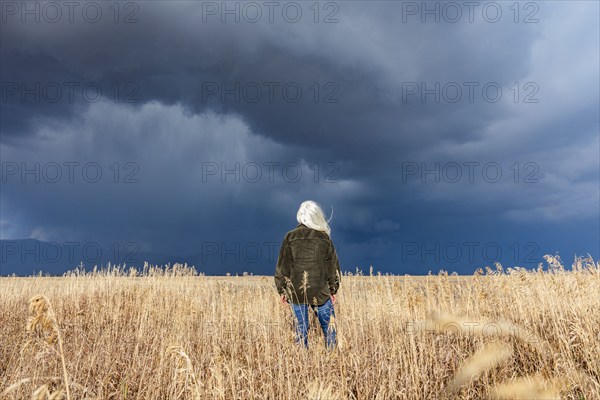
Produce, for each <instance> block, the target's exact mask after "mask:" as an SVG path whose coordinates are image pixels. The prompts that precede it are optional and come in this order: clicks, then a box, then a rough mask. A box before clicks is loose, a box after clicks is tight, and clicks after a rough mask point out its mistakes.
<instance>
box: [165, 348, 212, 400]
mask: <svg viewBox="0 0 600 400" xmlns="http://www.w3.org/2000/svg"><path fill="white" fill-rule="evenodd" d="M165 352H166V353H167V354H168V355H170V356H171V357H172V358H174V359H175V360H176V363H177V368H176V369H175V375H176V377H180V378H183V379H181V380H182V381H183V383H184V387H183V389H182V391H181V393H179V394H178V397H179V396H181V395H182V394H183V392H185V391H186V390H188V389H189V386H188V380H189V381H191V384H192V387H193V391H192V392H193V394H194V398H196V399H200V386H204V385H203V384H202V382H199V381H198V379H197V378H196V373H195V372H194V366H193V365H192V360H191V359H190V357H189V356H188V355H187V353H186V352H185V350H184V349H183V347H181V346H179V345H171V346H169V347H167V349H166V351H165Z"/></svg>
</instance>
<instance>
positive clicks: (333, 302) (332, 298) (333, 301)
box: [331, 294, 335, 304]
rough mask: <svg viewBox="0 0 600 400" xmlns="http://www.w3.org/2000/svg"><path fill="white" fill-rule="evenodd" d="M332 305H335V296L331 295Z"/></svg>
mask: <svg viewBox="0 0 600 400" xmlns="http://www.w3.org/2000/svg"><path fill="white" fill-rule="evenodd" d="M331 304H335V294H332V295H331Z"/></svg>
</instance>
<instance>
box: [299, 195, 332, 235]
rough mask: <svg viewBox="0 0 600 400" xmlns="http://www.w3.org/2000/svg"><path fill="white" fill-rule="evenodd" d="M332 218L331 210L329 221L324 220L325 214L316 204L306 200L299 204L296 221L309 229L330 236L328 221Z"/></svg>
mask: <svg viewBox="0 0 600 400" xmlns="http://www.w3.org/2000/svg"><path fill="white" fill-rule="evenodd" d="M331 218H333V209H332V210H331V216H330V217H329V219H327V220H326V219H325V214H324V213H323V210H322V209H321V206H319V204H318V203H316V202H314V201H312V200H306V201H305V202H303V203H302V204H300V208H299V209H298V214H297V215H296V219H297V220H298V222H299V223H301V224H304V225H306V226H308V227H309V228H311V229H314V230H317V231H321V232H325V233H327V235H329V236H331V228H330V227H329V221H331Z"/></svg>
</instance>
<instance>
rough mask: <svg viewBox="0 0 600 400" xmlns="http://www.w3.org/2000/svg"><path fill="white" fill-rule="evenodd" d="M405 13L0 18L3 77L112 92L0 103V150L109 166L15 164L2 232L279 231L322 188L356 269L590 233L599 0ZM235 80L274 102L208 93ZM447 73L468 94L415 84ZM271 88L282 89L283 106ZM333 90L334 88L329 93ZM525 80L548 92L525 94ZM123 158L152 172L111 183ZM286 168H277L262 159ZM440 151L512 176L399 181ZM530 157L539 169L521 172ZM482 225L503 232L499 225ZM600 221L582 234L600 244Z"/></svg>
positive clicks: (151, 237) (130, 235)
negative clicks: (466, 12)
mask: <svg viewBox="0 0 600 400" xmlns="http://www.w3.org/2000/svg"><path fill="white" fill-rule="evenodd" d="M536 4H537V3H536ZM402 7H403V6H402V3H398V4H394V3H390V2H368V3H367V2H347V3H340V4H339V13H338V14H336V17H337V18H338V19H339V22H338V23H334V24H322V23H320V24H315V23H314V22H313V21H312V20H311V18H309V17H308V16H307V17H306V18H303V19H302V20H301V21H300V22H298V23H296V24H291V23H287V22H286V21H285V20H283V19H276V22H275V23H268V22H264V21H263V22H261V23H257V24H252V23H245V22H241V23H231V22H229V23H221V22H220V21H219V20H218V19H216V18H210V19H209V22H207V23H204V22H202V21H203V13H202V4H201V3H193V2H177V3H166V2H143V3H139V13H138V14H137V16H138V18H139V23H135V24H114V23H112V22H111V21H110V19H103V20H102V21H101V22H99V23H96V24H93V23H86V22H84V21H78V22H75V23H69V22H68V21H61V23H57V24H48V23H40V24H34V23H25V24H24V23H20V22H19V21H18V20H15V19H9V20H8V21H7V23H4V24H2V26H1V27H0V29H1V33H2V50H1V51H2V61H1V62H2V73H1V78H2V82H3V85H6V83H7V82H8V83H17V84H20V83H21V82H27V84H28V85H33V84H34V83H35V82H41V84H42V85H44V84H47V83H48V82H57V83H58V84H59V85H60V86H61V87H62V88H63V90H64V89H65V82H76V83H77V88H80V87H83V86H84V85H86V84H89V83H90V82H92V83H94V84H97V85H100V87H101V88H102V94H103V96H102V98H101V99H100V100H99V101H91V100H90V99H89V98H87V99H86V98H84V97H82V95H81V92H80V91H79V90H78V89H77V90H75V92H74V93H75V98H74V101H70V100H69V99H68V98H67V97H66V96H65V95H63V97H62V98H61V100H60V101H58V102H56V103H49V102H47V101H43V100H42V101H40V102H36V101H32V100H31V96H30V97H28V98H27V99H26V100H27V101H25V102H21V101H20V99H19V97H18V95H11V96H10V97H9V99H8V100H7V101H4V100H3V102H2V125H1V133H2V136H1V141H0V152H1V157H2V161H3V162H18V163H20V162H26V163H27V165H31V164H32V163H34V162H40V163H41V165H48V163H52V162H58V163H63V162H69V161H77V162H80V163H81V165H83V164H85V163H87V162H96V163H98V164H99V165H101V167H102V172H103V174H104V175H103V177H104V178H103V179H102V180H101V181H100V182H98V183H93V184H92V183H89V182H85V181H84V180H83V179H80V180H79V182H77V181H76V182H74V183H69V182H59V183H58V184H52V183H47V182H46V183H44V182H42V183H40V184H27V183H25V184H23V183H21V182H18V181H16V180H15V179H14V177H11V180H9V181H7V182H3V183H2V186H3V187H2V196H1V199H0V201H1V205H2V218H1V219H2V221H3V222H2V232H3V235H11V236H12V237H34V238H38V239H46V240H67V239H76V238H86V240H99V239H98V238H101V239H102V240H104V241H110V240H121V241H132V240H133V241H136V242H137V243H139V244H140V248H142V249H143V250H144V251H163V252H167V253H171V254H172V253H175V252H182V253H191V252H194V251H197V249H198V247H199V246H201V243H203V242H206V241H241V242H248V241H250V240H255V239H257V240H273V238H277V239H276V240H278V238H279V236H280V235H281V234H282V233H283V232H284V231H285V229H287V227H289V226H290V225H293V224H294V215H295V208H296V207H297V205H298V204H299V203H300V202H301V201H302V200H304V199H306V198H315V199H317V200H320V201H321V202H322V203H323V204H324V206H325V208H329V205H333V206H334V210H335V212H334V215H335V218H334V221H333V224H334V235H337V237H338V238H339V241H340V246H341V247H342V248H343V249H344V250H345V253H343V254H342V258H343V259H344V260H346V261H347V262H348V263H349V264H351V263H354V262H356V263H357V264H361V265H362V264H365V263H368V262H369V260H370V257H371V255H372V258H373V259H374V260H379V262H380V265H381V266H384V267H387V268H393V267H394V266H395V265H398V264H399V259H398V257H399V253H398V251H399V250H398V248H399V244H398V243H402V242H403V241H406V240H413V239H414V240H419V241H421V240H425V241H436V240H441V241H450V240H454V239H453V238H455V237H456V235H452V236H450V235H451V233H450V232H453V231H456V232H459V233H460V234H462V235H463V236H465V237H467V238H468V237H469V235H471V236H472V237H482V238H483V237H487V238H488V239H487V240H496V241H504V240H505V239H506V241H508V239H507V238H509V237H510V236H511V234H512V233H511V232H512V231H513V229H517V228H513V226H514V227H518V226H521V228H522V229H523V230H524V231H525V232H527V233H525V234H524V238H525V239H523V240H535V241H537V242H540V243H542V244H544V246H546V247H547V248H550V249H551V251H554V250H556V249H553V248H552V246H554V244H555V243H559V242H560V241H561V239H560V238H561V237H560V235H558V234H556V235H554V236H551V237H550V236H548V237H547V238H546V239H545V236H544V235H541V236H540V235H539V233H538V232H537V229H535V228H532V227H533V226H536V225H539V224H547V223H550V224H556V223H560V224H570V223H573V224H582V223H584V224H587V226H588V227H589V228H590V229H591V230H592V231H594V230H598V218H599V210H598V205H599V202H600V199H599V197H598V191H597V188H598V180H599V177H598V174H599V173H598V170H599V164H598V152H597V150H598V129H599V128H598V108H599V100H598V74H597V71H598V69H599V62H598V52H597V49H598V46H599V44H598V34H597V33H598V19H597V15H598V5H597V4H595V3H589V2H577V3H576V4H575V3H572V2H571V3H567V2H553V3H540V4H539V8H540V9H539V13H538V14H537V17H538V18H539V23H532V24H524V23H515V22H514V21H513V20H512V18H513V15H512V14H510V11H509V10H508V9H507V8H504V12H505V14H504V17H503V18H502V20H501V21H500V22H498V23H489V22H486V21H485V20H484V19H482V18H481V16H480V15H479V14H476V15H475V16H476V18H475V22H474V23H468V22H467V21H465V20H464V19H463V20H461V21H459V22H458V23H456V24H452V23H448V22H441V23H420V22H419V20H418V18H416V17H415V18H412V17H411V18H408V22H406V23H402V22H401V21H402ZM522 11H524V10H522ZM307 15H310V14H307ZM478 15H479V16H478ZM321 17H322V16H321ZM520 18H523V15H521V16H520ZM582 60H585V61H582ZM236 82H237V83H240V85H241V87H245V88H246V89H247V90H248V91H249V92H247V93H245V94H246V95H248V96H251V93H252V89H255V88H256V87H259V88H261V89H262V90H263V92H262V97H261V101H258V102H251V101H248V100H247V99H246V98H244V96H243V95H244V92H242V94H241V97H242V98H241V100H240V101H239V102H236V101H234V99H233V97H234V96H233V95H231V94H229V95H226V96H225V99H226V101H221V99H220V98H219V94H218V93H216V94H211V92H210V93H209V92H208V91H207V90H209V89H214V88H215V87H217V90H219V89H220V88H221V87H222V86H223V87H225V88H229V89H230V88H232V87H234V85H235V83H236ZM315 82H317V86H311V85H314V83H315ZM436 82H437V83H440V86H441V87H442V88H443V87H446V88H447V89H448V90H449V92H447V93H445V94H447V95H448V93H450V94H449V95H448V96H452V93H454V92H452V89H454V88H456V87H459V88H461V89H462V90H463V92H462V95H463V96H462V97H461V100H460V101H458V102H456V103H453V102H451V101H447V99H446V98H445V97H444V96H443V94H444V92H442V98H441V100H440V101H439V102H436V101H435V100H434V98H433V97H434V96H433V95H427V96H426V97H425V101H422V99H421V97H420V93H417V94H415V95H410V94H407V92H406V91H407V90H408V89H409V88H413V89H414V87H419V88H420V86H419V85H421V84H425V85H426V88H428V89H431V88H433V87H435V84H436ZM515 82H517V84H516V86H514V83H515ZM115 83H117V85H116V88H117V89H118V90H119V92H118V93H119V96H118V101H115V98H114V96H115V93H116V92H115ZM290 83H293V84H294V85H297V86H299V87H301V88H302V93H303V94H302V97H301V98H300V99H299V101H298V102H292V101H289V99H286V98H285V95H284V94H282V92H281V88H282V87H284V86H285V85H286V84H290ZM465 83H467V85H466V84H465ZM328 84H329V86H326V85H328ZM449 84H450V85H449ZM469 84H470V85H471V87H474V88H475V89H474V92H473V94H474V96H475V97H474V100H473V101H472V102H471V101H468V88H469V86H468V85H469ZM486 84H494V85H493V86H494V87H495V85H498V86H499V87H501V88H502V98H501V99H500V100H499V101H497V102H491V101H488V100H489V99H486V98H485V93H483V92H482V88H483V87H484V86H485V85H486ZM528 84H529V86H526V85H528ZM215 85H216V86H215ZM268 85H272V86H273V85H276V90H275V91H274V95H275V98H274V101H273V102H270V101H268V93H267V90H268V89H267V88H268ZM415 85H417V86H415ZM28 87H30V86H28ZM494 87H492V89H494ZM6 88H7V86H3V89H6ZM11 88H12V87H11ZM315 88H318V90H319V101H317V102H315V101H314V97H313V96H314V95H315ZM516 88H518V93H517V92H516ZM248 93H250V94H248ZM492 93H493V90H492ZM5 94H6V93H5ZM327 95H329V96H330V99H333V100H337V102H332V103H326V102H324V100H325V99H326V96H327ZM528 95H530V96H531V98H533V99H537V100H538V102H537V103H526V102H524V100H525V99H526V98H527V97H526V96H528ZM128 96H129V97H128ZM515 96H516V97H515ZM515 99H516V100H517V101H516V102H515ZM128 100H129V101H130V100H133V101H132V102H128ZM116 162H118V163H119V167H118V169H119V172H120V176H119V179H120V180H123V179H124V176H126V174H127V173H133V176H135V177H136V178H139V182H138V183H131V184H125V183H122V182H120V183H118V184H116V183H114V182H112V181H111V179H112V178H114V176H113V175H112V174H114V170H113V169H111V166H113V165H114V163H116ZM127 162H131V163H133V164H130V165H128V167H127V168H126V167H125V164H126V163H127ZM273 162H275V163H279V166H277V167H276V168H275V167H274V168H275V171H274V172H275V179H274V181H273V182H269V181H268V180H267V178H266V175H265V174H268V168H267V167H265V165H264V163H273ZM436 162H438V163H440V165H441V166H442V167H441V168H443V166H447V165H448V163H457V164H458V165H462V166H463V168H464V163H465V162H467V163H469V162H474V163H479V164H478V165H480V166H481V165H485V164H486V163H494V164H497V165H499V166H500V168H501V170H502V173H503V175H502V179H500V180H499V181H498V182H490V181H489V179H486V178H489V177H486V176H481V175H478V176H477V177H476V178H475V180H474V182H470V181H469V180H468V179H466V175H465V173H466V169H463V171H462V172H463V178H462V179H461V180H460V181H459V182H456V183H454V182H448V181H447V180H446V181H444V179H442V182H439V183H437V182H435V179H434V180H432V175H431V174H430V175H426V176H425V178H426V179H425V180H426V182H425V183H423V182H421V175H420V171H419V172H417V173H415V174H411V175H410V176H408V177H406V176H404V175H403V173H406V168H407V167H408V166H415V165H416V166H418V167H419V169H420V168H421V166H425V167H426V168H433V167H434V166H435V165H436V164H435V163H436ZM515 162H518V163H519V164H518V167H517V169H518V170H519V176H518V179H517V180H518V182H515V176H514V173H515V171H514V169H511V166H514V163H515ZM221 163H225V166H226V167H229V168H230V167H231V166H232V165H233V166H235V165H240V168H244V167H246V168H247V169H248V168H253V167H254V163H256V164H257V165H259V166H261V167H262V169H261V172H262V173H263V178H262V179H261V180H259V182H256V183H254V182H249V181H248V179H241V182H238V183H236V182H231V177H232V175H231V174H230V175H226V177H225V178H226V180H227V182H225V183H222V182H221V180H222V179H221V177H219V172H220V171H218V173H217V174H216V175H208V176H207V175H206V173H207V171H206V168H213V167H214V166H215V165H216V166H218V167H219V168H220V167H221V166H222V164H221ZM236 163H237V164H236ZM527 163H530V164H527ZM286 164H292V166H294V167H295V166H301V168H302V179H300V180H299V181H298V182H292V179H290V178H291V177H290V176H289V175H284V174H283V173H282V172H281V170H280V169H279V168H281V166H283V165H286ZM316 165H318V166H319V170H318V176H317V178H318V179H317V182H315V181H314V179H312V178H314V177H315V173H316V171H315V166H316ZM526 165H528V166H532V168H533V169H527V168H526ZM203 168H204V169H205V170H204V175H203ZM513 168H514V167H513ZM531 171H534V172H535V173H534V174H533V177H534V178H535V179H536V180H538V182H537V183H525V182H523V179H524V178H525V177H526V176H527V174H528V173H530V172H531ZM246 172H248V171H246ZM288 172H289V171H288ZM328 173H329V174H331V175H330V177H332V178H333V180H334V181H336V182H328V181H326V177H327V174H328ZM478 173H479V170H478ZM404 178H407V179H404ZM442 178H443V177H442ZM203 180H205V181H203ZM490 220H493V221H495V222H494V225H503V226H505V228H503V229H498V230H496V229H495V228H494V229H492V228H490V227H489V221H490ZM336 228H337V231H336ZM257 230H258V231H259V232H260V234H258V235H257V233H256V232H257ZM432 231H435V232H436V233H431V232H432ZM5 232H8V233H5ZM444 232H445V233H446V235H447V236H446V237H445V238H444V234H443V233H444ZM545 235H550V234H549V233H546V234H545ZM594 235H597V236H598V234H597V233H594ZM597 236H595V237H592V238H589V240H588V239H585V240H583V241H582V245H587V246H588V247H589V246H592V247H593V246H594V245H593V243H595V242H594V238H597ZM3 237H4V236H3ZM415 238H416V239H415ZM527 238H530V239H527ZM568 249H569V251H571V248H568ZM591 250H592V251H597V250H598V249H597V245H596V247H595V248H592V249H591ZM578 251H579V250H578ZM538 255H539V254H538ZM261 268H268V266H265V265H262V264H261Z"/></svg>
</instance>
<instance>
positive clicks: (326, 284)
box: [275, 224, 341, 305]
mask: <svg viewBox="0 0 600 400" xmlns="http://www.w3.org/2000/svg"><path fill="white" fill-rule="evenodd" d="M305 276H306V281H305V283H306V285H305V289H303V282H304V277H305ZM340 278H341V272H340V264H339V262H338V258H337V254H336V252H335V247H334V246H333V242H332V241H331V239H330V238H329V236H328V235H327V234H326V233H325V232H320V231H317V230H314V229H311V228H309V227H307V226H305V225H303V224H298V226H297V227H296V228H295V229H294V230H291V231H289V232H288V233H287V234H286V235H285V238H284V239H283V243H281V248H280V250H279V258H278V259H277V267H276V268H275V285H276V286H277V292H279V294H280V295H285V296H286V298H287V300H288V301H289V302H292V303H295V304H316V305H322V304H324V303H325V302H326V301H327V300H328V299H329V297H330V295H331V294H335V293H337V290H338V288H339V286H340Z"/></svg>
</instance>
